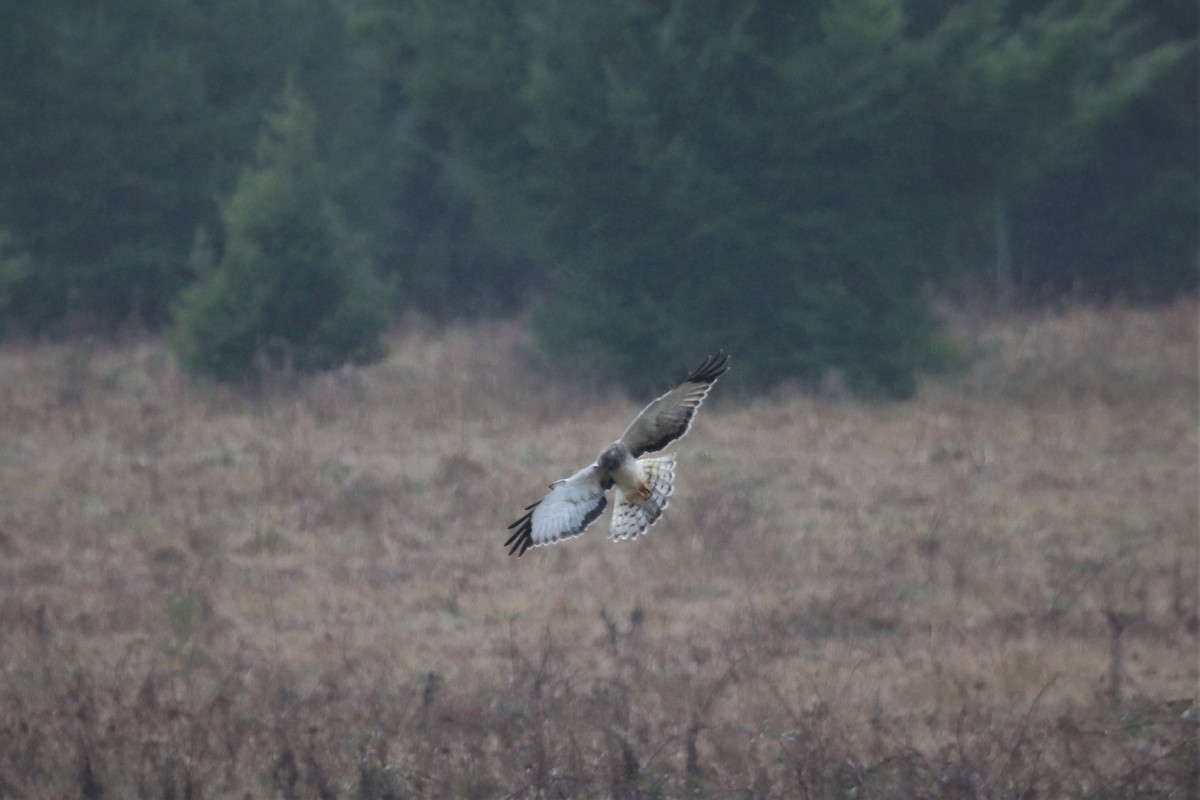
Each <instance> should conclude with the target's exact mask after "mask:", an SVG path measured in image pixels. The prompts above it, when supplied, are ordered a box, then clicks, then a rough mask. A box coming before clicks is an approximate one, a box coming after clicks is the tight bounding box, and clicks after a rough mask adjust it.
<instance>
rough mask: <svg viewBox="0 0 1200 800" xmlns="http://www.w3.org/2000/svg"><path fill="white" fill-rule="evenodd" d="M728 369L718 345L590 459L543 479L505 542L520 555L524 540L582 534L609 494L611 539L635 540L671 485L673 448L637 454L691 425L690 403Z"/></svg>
mask: <svg viewBox="0 0 1200 800" xmlns="http://www.w3.org/2000/svg"><path fill="white" fill-rule="evenodd" d="M727 369H729V356H727V355H725V353H723V352H718V353H717V354H716V355H712V356H709V357H708V358H706V359H704V363H703V364H701V365H700V366H698V367H696V369H694V370H693V371H692V372H691V374H690V375H688V376H687V377H686V378H684V379H683V380H682V381H680V383H679V385H678V386H676V387H675V388H674V389H672V390H671V391H669V392H667V393H666V394H664V395H663V396H662V397H660V398H658V399H657V400H655V401H654V402H652V403H650V405H648V406H646V407H645V408H644V409H642V413H640V414H638V415H637V419H635V420H634V421H633V422H632V423H631V424H630V426H629V427H628V428H626V429H625V433H623V434H621V438H620V439H618V440H617V441H615V442H613V443H612V444H610V445H609V446H608V447H606V448H604V449H603V450H602V451H600V455H599V456H597V458H596V463H594V464H591V465H589V466H586V467H584V468H583V469H581V470H579V472H576V473H575V474H574V475H572V476H571V477H569V478H564V479H562V480H559V481H555V482H554V483H552V484H550V492H549V493H548V494H547V495H546V496H545V497H543V498H542V499H541V500H538V501H537V502H536V503H534V504H533V505H530V506H526V507H525V515H524V516H522V517H521V518H520V519H518V520H517V521H516V522H514V523H513V524H511V525H509V526H508V529H509V530H510V531H512V532H513V534H512V536H509V537H508V541H506V542H505V543H504V546H505V547H507V548H509V550H508V554H509V555H510V556H511V555H516V556H521V555H523V554H524V553H525V551H526V550H528V549H529V548H530V547H540V546H541V545H544V544H553V543H554V542H558V541H561V540H563V539H570V538H572V537H574V536H579V535H580V534H581V533H583V532H584V531H585V530H586V529H587V527H588V525H591V524H592V523H593V522H595V521H596V518H597V517H599V516H600V514H601V512H603V511H604V507H605V506H606V505H607V503H608V500H607V499H606V498H605V496H604V495H605V492H607V491H608V490H609V489H611V488H613V487H614V486H615V487H616V492H614V494H613V503H614V507H613V514H612V524H611V526H610V529H609V536H610V537H611V538H612V539H613V541H618V540H621V539H636V538H637V537H638V536H639V535H640V534H642V533H644V532H645V531H646V528H648V527H650V526H651V525H653V524H654V523H655V522H656V521H657V520H658V518H659V517H660V516H662V512H663V509H665V508H666V507H667V497H668V496H669V495H670V494H671V490H672V489H674V488H675V487H674V482H675V455H674V454H673V453H672V454H669V455H665V456H657V457H654V458H641V456H642V455H644V454H646V453H656V452H658V451H659V450H662V449H663V448H664V447H666V446H667V445H668V444H670V443H671V442H673V441H675V440H676V439H679V438H681V437H682V436H683V435H684V434H686V433H687V432H688V429H689V428H690V427H691V426H692V418H693V417H695V416H696V409H698V408H700V404H701V403H703V402H704V398H705V397H707V396H708V392H709V390H711V389H712V386H713V383H715V382H716V380H717V378H719V377H721V376H722V375H724V374H725V371H726V370H727Z"/></svg>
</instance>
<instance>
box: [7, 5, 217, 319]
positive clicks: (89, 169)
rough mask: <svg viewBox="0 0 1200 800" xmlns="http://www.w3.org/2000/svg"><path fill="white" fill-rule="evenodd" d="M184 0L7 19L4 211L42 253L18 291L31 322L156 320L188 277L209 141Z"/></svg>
mask: <svg viewBox="0 0 1200 800" xmlns="http://www.w3.org/2000/svg"><path fill="white" fill-rule="evenodd" d="M10 5H12V4H10ZM179 8H180V6H179V4H178V3H165V4H164V3H157V2H130V3H115V2H99V3H95V4H88V6H87V7H86V9H78V8H76V7H75V4H70V3H65V2H60V1H58V0H50V2H47V3H38V4H28V5H26V4H16V5H15V6H13V8H12V9H10V10H12V11H14V13H15V14H17V15H18V17H19V18H18V19H17V20H14V19H12V18H7V17H6V24H5V25H4V26H3V27H4V29H5V30H4V32H3V33H0V53H2V55H0V107H2V108H3V113H2V114H0V117H3V122H0V154H2V155H0V160H2V167H0V170H2V172H0V174H3V175H4V179H3V181H0V217H2V218H3V219H4V223H5V225H6V226H7V227H8V229H9V231H10V233H11V234H12V236H13V237H14V239H15V240H16V241H17V243H18V244H19V246H20V247H21V249H23V250H25V251H26V252H28V253H29V255H30V257H31V258H32V259H33V261H34V264H35V265H36V269H34V270H31V271H30V272H29V273H28V274H27V276H26V279H25V280H23V281H22V282H21V283H20V284H19V285H17V286H16V287H14V289H13V292H14V295H13V316H14V319H13V322H15V323H17V324H19V325H20V326H21V327H23V328H26V329H30V330H33V331H43V330H53V329H55V328H57V327H60V326H61V323H62V321H63V319H64V317H65V316H67V315H68V314H70V315H73V316H76V317H79V318H86V319H87V320H89V321H90V322H91V323H92V324H93V325H94V326H96V327H101V328H111V327H113V326H115V325H118V324H121V323H123V322H125V321H127V320H129V319H130V318H138V317H141V318H143V319H144V320H145V321H150V322H154V321H157V320H160V319H161V317H162V314H163V312H164V311H165V307H166V303H167V302H168V301H169V300H170V298H171V297H172V296H174V294H175V293H176V292H177V291H178V290H179V289H180V288H181V287H182V286H183V285H184V283H185V282H186V280H187V274H186V271H185V269H184V258H185V256H186V253H187V243H188V240H189V239H190V235H191V233H190V232H191V231H192V230H193V229H194V228H195V225H196V221H197V217H198V215H200V214H201V213H202V210H203V208H204V206H205V205H206V203H207V202H208V199H207V197H206V196H205V192H206V189H207V184H206V179H207V176H208V163H209V161H210V159H211V157H212V153H211V147H210V145H209V132H210V127H209V124H208V118H207V116H206V115H205V113H204V112H205V109H204V104H203V88H202V85H201V82H200V80H199V76H198V75H197V73H196V71H195V69H194V64H193V63H192V61H191V60H190V58H189V56H188V53H187V52H186V50H185V48H184V47H183V46H182V44H181V43H180V42H179V40H178V38H177V36H176V35H175V34H176V31H173V30H172V29H171V26H172V24H173V21H174V19H173V18H174V17H175V15H176V13H177V12H178V11H179ZM135 19H136V24H134V20H135Z"/></svg>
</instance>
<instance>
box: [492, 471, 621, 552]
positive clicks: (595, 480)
mask: <svg viewBox="0 0 1200 800" xmlns="http://www.w3.org/2000/svg"><path fill="white" fill-rule="evenodd" d="M611 486H612V478H609V477H608V476H607V475H606V474H605V473H604V470H602V469H600V467H599V466H597V465H596V464H592V465H590V466H587V467H584V468H583V469H581V470H579V472H576V473H575V474H574V475H572V476H571V477H569V478H566V479H564V480H561V481H555V482H554V483H552V484H550V492H549V493H548V494H547V495H546V496H545V497H543V498H542V499H541V500H538V501H537V502H536V503H534V504H533V505H531V506H527V507H526V508H525V515H524V516H523V517H521V518H520V519H518V520H517V521H516V522H514V523H513V524H511V525H509V526H508V529H509V530H510V531H512V532H513V534H512V536H509V537H508V541H506V542H505V543H504V546H505V547H507V548H509V550H508V554H509V555H510V556H511V555H517V556H520V555H522V554H523V553H524V552H525V551H526V550H528V549H529V548H530V547H538V546H540V545H543V544H551V543H552V542H557V541H559V540H561V539H569V538H571V537H572V536H578V535H579V534H581V533H583V532H584V530H585V529H586V528H587V526H588V525H591V524H592V523H593V522H594V521H595V520H596V518H597V517H599V516H600V514H601V512H603V511H604V506H605V505H606V504H607V503H608V501H607V500H606V499H605V497H604V493H605V492H606V491H607V490H608V489H609V488H610V487H611Z"/></svg>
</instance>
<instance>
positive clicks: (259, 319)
mask: <svg viewBox="0 0 1200 800" xmlns="http://www.w3.org/2000/svg"><path fill="white" fill-rule="evenodd" d="M314 130H315V120H314V117H313V114H312V111H311V109H310V108H309V107H308V105H307V104H306V103H305V102H304V100H303V99H302V97H301V95H300V93H299V90H298V89H297V88H296V87H295V85H294V83H289V84H288V87H287V89H286V90H285V92H284V94H283V97H282V100H281V102H280V104H279V106H278V108H276V109H275V110H274V111H272V112H271V113H269V114H267V115H266V117H265V120H264V124H263V131H262V134H261V137H260V140H259V145H258V152H257V157H256V161H255V165H254V166H253V167H251V168H249V169H247V170H246V171H245V172H244V173H243V174H242V176H241V178H240V180H239V181H238V185H237V189H236V191H235V192H234V194H233V196H232V197H231V198H230V199H229V201H228V202H227V203H226V204H225V207H224V208H223V209H222V213H221V216H222V219H223V221H224V228H225V231H224V233H225V242H224V252H223V254H222V256H221V258H220V259H219V260H218V259H217V258H216V257H215V256H214V254H213V252H212V247H211V244H210V242H209V239H208V237H207V236H206V235H204V234H201V235H200V236H198V237H197V240H196V245H195V247H194V249H193V256H192V264H193V269H194V270H195V272H196V275H197V281H196V282H195V283H194V284H193V285H192V286H191V287H189V288H188V289H187V290H186V291H185V292H184V293H183V295H182V296H181V298H180V300H179V303H178V305H177V306H176V309H175V329H174V336H173V341H174V344H175V346H176V349H177V351H178V352H179V355H180V359H181V361H182V363H183V364H184V366H185V367H186V368H187V369H188V370H190V371H192V372H196V373H199V374H202V375H208V376H211V377H213V378H216V379H218V380H224V381H241V380H245V379H247V378H250V377H252V376H253V375H254V374H255V372H256V371H257V370H258V369H260V368H261V367H262V366H263V362H264V361H265V364H266V365H269V366H270V367H272V368H285V367H286V368H295V369H297V370H300V371H303V372H311V371H317V370H325V369H330V368H333V367H337V366H339V365H341V364H344V363H346V362H355V363H367V362H370V361H372V360H375V359H377V358H379V357H381V356H382V355H383V347H382V344H381V342H380V341H379V334H380V332H381V331H382V329H383V327H384V324H385V323H386V320H387V310H388V306H389V298H388V292H386V291H384V287H383V286H381V285H380V284H379V282H378V281H377V280H376V279H375V277H374V276H373V274H372V272H371V267H370V264H369V262H367V261H366V260H365V258H364V257H363V256H362V254H361V248H360V246H359V243H358V242H357V240H356V239H355V237H354V236H353V235H352V234H351V233H350V231H349V229H348V228H347V226H346V223H345V222H344V220H343V219H342V217H341V214H340V212H339V210H338V208H337V206H336V205H335V204H334V202H333V200H332V199H331V196H330V189H329V180H328V176H327V171H326V168H325V165H324V163H323V162H322V161H321V160H320V158H319V152H318V148H317V145H316V140H315V136H314Z"/></svg>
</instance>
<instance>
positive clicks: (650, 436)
mask: <svg viewBox="0 0 1200 800" xmlns="http://www.w3.org/2000/svg"><path fill="white" fill-rule="evenodd" d="M727 369H729V356H727V355H726V354H725V353H723V352H719V351H718V352H717V354H716V355H712V356H709V357H708V358H706V359H704V363H703V364H701V365H700V366H698V367H696V369H694V370H693V371H692V373H691V374H690V375H688V376H687V377H686V378H684V379H683V380H682V381H680V383H679V385H678V386H676V387H675V388H674V389H672V390H671V391H669V392H667V393H666V394H664V395H663V396H662V397H660V398H658V399H657V400H655V401H654V402H652V403H650V405H648V406H646V407H645V408H644V409H642V413H640V414H638V416H637V419H635V420H634V421H633V423H632V424H631V425H630V426H629V427H628V428H626V429H625V433H623V434H622V435H621V442H622V443H623V444H624V445H625V446H626V447H628V448H629V451H630V452H631V453H632V454H633V457H634V458H637V457H638V456H640V455H642V454H643V453H653V452H656V451H658V450H662V449H663V448H664V447H666V446H667V445H668V444H670V443H671V442H673V441H675V440H676V439H678V438H680V437H681V436H683V435H684V434H685V433H687V432H688V428H690V427H691V425H692V418H693V417H694V416H696V409H698V408H700V404H701V403H703V402H704V398H705V397H706V396H708V392H709V390H710V389H712V385H713V383H715V382H716V380H717V378H719V377H721V376H722V375H724V374H725V370H727Z"/></svg>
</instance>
